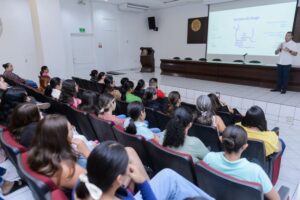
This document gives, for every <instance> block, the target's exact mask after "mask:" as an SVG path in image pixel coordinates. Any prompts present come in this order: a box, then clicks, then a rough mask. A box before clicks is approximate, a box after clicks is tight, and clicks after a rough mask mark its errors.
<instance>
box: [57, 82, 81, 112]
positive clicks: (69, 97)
mask: <svg viewBox="0 0 300 200" xmlns="http://www.w3.org/2000/svg"><path fill="white" fill-rule="evenodd" d="M77 92H78V85H77V84H76V83H75V81H74V80H71V79H67V80H65V81H64V82H63V83H62V88H61V93H60V96H59V101H60V102H62V103H65V104H69V105H70V106H72V107H74V108H77V107H78V105H79V104H81V99H79V98H77Z"/></svg>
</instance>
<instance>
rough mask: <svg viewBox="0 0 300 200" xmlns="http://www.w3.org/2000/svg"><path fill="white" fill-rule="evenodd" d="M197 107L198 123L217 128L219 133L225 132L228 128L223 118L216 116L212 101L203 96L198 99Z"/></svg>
mask: <svg viewBox="0 0 300 200" xmlns="http://www.w3.org/2000/svg"><path fill="white" fill-rule="evenodd" d="M196 107H197V111H198V117H197V119H196V122H198V123H199V124H203V125H207V126H213V127H216V128H217V131H218V132H221V133H222V132H223V131H224V130H225V128H226V126H225V124H224V122H223V120H222V118H221V117H220V116H218V115H216V114H215V112H214V111H213V106H212V103H211V100H210V98H209V97H208V96H206V95H201V96H199V97H198V98H197V102H196Z"/></svg>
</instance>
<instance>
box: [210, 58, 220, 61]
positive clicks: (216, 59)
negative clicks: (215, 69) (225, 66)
mask: <svg viewBox="0 0 300 200" xmlns="http://www.w3.org/2000/svg"><path fill="white" fill-rule="evenodd" d="M212 61H222V60H221V59H220V58H214V59H212Z"/></svg>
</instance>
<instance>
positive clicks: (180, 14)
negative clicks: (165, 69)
mask: <svg viewBox="0 0 300 200" xmlns="http://www.w3.org/2000/svg"><path fill="white" fill-rule="evenodd" d="M146 15H147V17H150V16H155V17H156V24H157V27H158V28H159V30H158V31H157V32H155V31H151V30H148V39H149V45H150V46H152V47H153V48H154V50H155V63H156V66H159V65H160V59H162V58H173V57H175V56H179V57H181V58H185V57H191V58H193V59H199V58H202V57H205V49H206V45H205V44H187V27H188V19H189V18H195V17H205V16H207V15H208V7H207V6H206V5H203V4H199V3H195V4H190V5H185V6H180V7H172V8H167V9H161V10H157V11H154V12H149V13H147V14H146Z"/></svg>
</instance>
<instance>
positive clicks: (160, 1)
mask: <svg viewBox="0 0 300 200" xmlns="http://www.w3.org/2000/svg"><path fill="white" fill-rule="evenodd" d="M94 1H101V2H104V1H105V0H94ZM105 2H107V3H112V4H117V5H119V4H123V3H134V4H139V5H145V6H149V7H150V9H159V8H166V7H172V6H180V5H185V4H188V3H202V2H203V0H106V1H105Z"/></svg>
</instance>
